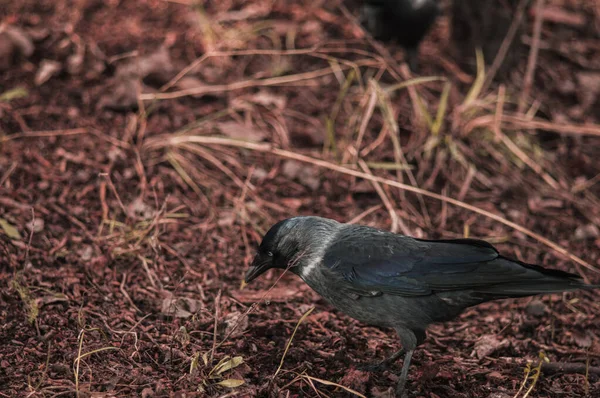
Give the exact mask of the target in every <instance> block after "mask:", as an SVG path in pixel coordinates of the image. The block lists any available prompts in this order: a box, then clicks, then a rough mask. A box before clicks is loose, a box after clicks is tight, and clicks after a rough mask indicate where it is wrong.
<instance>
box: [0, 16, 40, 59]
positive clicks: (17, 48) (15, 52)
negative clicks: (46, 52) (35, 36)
mask: <svg viewBox="0 0 600 398" xmlns="http://www.w3.org/2000/svg"><path fill="white" fill-rule="evenodd" d="M34 49H35V48H34V46H33V42H32V40H31V37H29V35H28V34H27V33H25V31H24V30H22V29H21V28H18V27H16V26H11V25H0V70H6V69H8V68H10V67H11V66H12V65H13V63H14V61H15V60H16V59H17V58H18V57H19V56H24V57H29V56H31V54H33V51H34Z"/></svg>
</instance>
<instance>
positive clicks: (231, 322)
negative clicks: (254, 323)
mask: <svg viewBox="0 0 600 398" xmlns="http://www.w3.org/2000/svg"><path fill="white" fill-rule="evenodd" d="M223 323H225V332H224V335H225V336H229V337H230V338H236V337H240V336H241V335H243V334H244V332H245V331H246V329H247V328H248V317H247V316H246V315H245V314H242V313H241V312H239V311H234V312H230V313H229V314H227V315H225V318H224V319H223Z"/></svg>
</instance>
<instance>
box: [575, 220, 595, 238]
mask: <svg viewBox="0 0 600 398" xmlns="http://www.w3.org/2000/svg"><path fill="white" fill-rule="evenodd" d="M598 236H600V230H599V229H598V227H597V226H596V225H595V224H587V225H581V226H579V227H577V229H576V230H575V234H574V236H573V237H574V238H575V240H586V239H594V238H597V237H598Z"/></svg>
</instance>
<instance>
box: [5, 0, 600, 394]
mask: <svg viewBox="0 0 600 398" xmlns="http://www.w3.org/2000/svg"><path fill="white" fill-rule="evenodd" d="M1 3H2V4H1V6H0V23H1V24H2V27H1V28H0V30H2V33H0V70H1V71H0V281H1V283H0V320H1V322H0V341H1V343H0V396H2V397H17V396H21V397H24V396H28V397H34V396H45V397H55V396H76V395H77V396H82V397H85V396H96V397H100V396H103V397H104V396H142V397H155V396H156V397H158V396H178V397H183V396H186V397H189V396H199V397H225V396H260V397H266V396H275V397H279V396H281V397H327V396H329V397H336V396H350V395H351V393H350V389H352V390H354V391H356V393H358V394H362V395H363V396H372V397H378V396H389V392H388V391H389V389H390V387H393V386H394V384H395V381H396V380H397V377H396V376H395V375H396V374H397V373H398V371H399V368H400V364H397V365H396V366H395V367H394V368H393V369H391V370H390V371H386V372H383V373H380V374H371V373H366V372H362V371H359V370H357V364H360V363H363V362H366V361H373V360H374V359H376V358H383V357H384V356H385V355H388V354H390V353H391V352H392V351H393V350H395V349H397V348H398V341H397V338H396V336H395V335H394V333H393V332H392V331H387V330H378V329H375V328H371V327H366V326H365V325H362V324H359V323H357V322H355V321H353V320H351V319H349V318H348V317H346V316H344V315H343V314H339V313H337V312H335V311H332V309H331V307H330V306H328V305H327V303H325V302H324V301H323V300H322V299H320V298H319V297H318V296H317V295H316V294H315V293H313V292H312V291H311V290H309V289H308V288H307V287H306V286H305V285H304V284H303V283H301V282H300V280H299V279H298V278H296V277H294V276H292V275H285V276H283V277H282V278H281V279H278V278H279V276H280V273H278V272H270V273H268V274H267V275H266V277H263V278H261V279H260V280H258V281H256V282H255V283H253V284H252V285H251V286H247V287H243V286H242V284H241V280H242V278H243V275H244V271H245V269H246V268H247V267H248V264H249V262H250V261H251V259H252V256H253V252H254V250H255V248H256V246H257V244H258V242H259V241H260V238H261V236H262V234H263V233H264V232H265V230H266V229H267V228H268V227H269V226H270V225H272V224H273V223H274V222H275V221H277V220H279V219H282V218H285V217H288V216H291V215H297V214H315V215H321V216H326V217H331V218H335V219H338V220H343V221H351V220H352V221H354V222H360V223H363V224H368V225H373V226H378V227H381V228H385V229H392V230H397V231H399V232H402V233H410V234H412V235H415V236H419V237H429V238H441V237H444V238H451V237H460V236H463V235H468V236H471V237H478V238H484V239H487V240H488V241H490V242H492V243H494V244H496V245H497V246H498V247H499V248H500V249H501V250H502V251H503V252H504V253H506V254H507V255H511V256H514V257H516V258H518V259H521V260H523V261H527V262H532V263H538V264H542V265H544V266H550V267H555V268H559V269H563V270H567V271H572V272H577V273H580V274H581V275H583V276H585V277H586V278H588V279H589V280H590V281H591V282H595V283H599V282H600V275H599V270H600V250H599V249H600V237H599V226H600V200H599V199H598V198H599V196H600V182H599V181H600V163H599V159H600V125H599V123H600V114H599V113H600V112H599V109H600V106H599V105H600V103H599V99H598V98H599V97H598V93H599V91H600V67H599V66H600V40H599V35H598V32H599V29H598V28H599V27H600V10H599V8H598V4H597V3H596V2H595V1H593V0H547V1H534V2H531V3H532V4H531V5H530V6H529V7H527V9H526V10H525V12H524V14H523V15H524V19H523V20H524V26H523V29H522V30H521V31H520V32H519V33H518V34H517V35H516V36H515V40H514V44H515V49H522V50H523V55H522V56H519V57H518V58H517V62H516V64H515V65H513V66H511V68H510V69H509V70H508V71H507V70H504V72H501V73H498V74H496V76H495V78H493V79H492V77H491V76H490V74H488V73H483V71H482V70H481V68H480V69H479V74H477V69H476V68H472V67H470V66H469V65H472V64H473V62H472V61H470V62H465V60H464V59H462V58H459V57H458V56H457V55H456V54H457V52H456V51H455V47H456V43H454V42H452V41H451V40H450V33H449V31H450V29H449V27H450V22H449V19H448V16H447V15H445V16H444V17H443V18H441V19H439V20H438V21H437V22H436V25H435V27H434V29H433V30H432V32H431V33H430V34H429V35H428V37H427V39H426V41H425V42H424V44H423V46H422V48H421V55H420V61H421V70H420V74H419V75H418V76H416V77H415V76H411V75H410V72H408V70H407V69H406V68H404V67H403V66H402V62H401V61H402V57H403V51H402V49H400V48H398V47H397V46H395V45H393V44H389V45H385V46H382V45H381V44H380V43H376V42H374V41H373V40H372V39H370V38H369V37H368V36H365V34H364V32H363V31H362V30H361V29H360V28H359V27H358V26H357V25H356V20H355V19H353V18H354V17H356V15H357V7H356V6H357V4H356V2H340V1H339V0H335V1H310V0H300V1H283V0H277V1H272V0H257V1H246V2H244V1H240V0H223V1H206V0H204V1H202V0H200V1H199V2H194V1H192V0H139V1H133V0H106V1H102V0H91V1H85V0H19V1H8V0H3V1H2V2H1ZM538 4H541V5H542V6H541V8H537V7H538ZM444 5H445V7H446V9H448V4H446V2H444ZM502 7H504V6H502ZM540 9H541V10H542V11H541V12H540V11H539V10H540ZM541 16H543V18H544V19H545V20H544V23H543V24H542V25H541V28H540V29H535V21H536V18H541ZM536 49H537V51H536ZM515 51H516V50H515ZM529 54H534V56H532V57H531V58H530V57H529ZM489 63H491V61H490V62H489ZM489 63H488V65H489ZM486 71H489V68H486ZM477 76H479V78H477ZM398 83H399V85H398ZM519 104H521V107H519ZM371 175H374V176H377V177H378V179H374V178H373V177H370V176H371ZM398 183H403V184H407V185H406V186H405V185H399V184H398ZM411 186H412V187H418V188H419V189H421V190H423V191H419V192H418V193H415V192H410V187H411ZM407 189H408V190H407ZM429 192H433V193H438V194H441V195H443V197H442V198H440V197H432V196H431V195H430V194H429ZM447 198H450V199H447ZM465 204H468V205H471V206H475V207H476V208H468V206H466V205H465ZM269 289H271V290H269ZM267 291H268V293H267ZM599 299H600V292H598V291H595V292H574V293H568V294H564V295H554V296H545V297H540V298H538V299H535V300H533V301H532V300H530V299H522V300H506V301H502V302H494V303H489V304H486V305H482V306H479V307H477V308H473V309H470V310H468V311H466V312H465V313H464V314H463V315H462V316H461V317H460V318H459V319H457V320H456V321H455V322H449V323H447V324H444V325H435V326H434V327H432V328H431V329H430V332H429V334H428V338H427V340H426V342H425V344H424V345H423V346H422V347H421V348H420V349H419V350H418V351H417V352H416V354H415V356H414V357H413V365H412V369H411V373H410V377H409V387H408V388H409V396H410V397H431V398H434V397H490V398H491V397H497V398H502V397H513V396H514V397H524V396H526V395H528V396H530V397H585V396H588V397H599V396H600V300H599ZM312 305H315V307H316V308H315V309H314V311H313V312H312V313H311V314H310V315H309V316H308V317H306V318H304V319H302V322H300V321H301V318H302V315H303V314H305V313H306V312H307V311H308V310H309V309H310V307H311V306H312ZM299 322H300V323H299ZM298 324H299V326H298V327H297V329H296V326H297V325H298ZM294 330H296V333H295V335H294V336H293V339H292V341H291V345H289V349H286V347H288V342H289V341H290V339H291V338H292V335H293V332H294ZM542 357H543V358H545V359H546V360H540V358H542ZM540 364H542V365H541V372H540Z"/></svg>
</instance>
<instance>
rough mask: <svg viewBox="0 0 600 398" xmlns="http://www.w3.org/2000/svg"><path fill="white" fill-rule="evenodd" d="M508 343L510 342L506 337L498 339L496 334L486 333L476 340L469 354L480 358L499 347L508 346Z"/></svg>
mask: <svg viewBox="0 0 600 398" xmlns="http://www.w3.org/2000/svg"><path fill="white" fill-rule="evenodd" d="M509 344H510V342H509V341H508V340H507V339H502V340H500V339H498V337H497V336H496V335H493V334H487V335H484V336H482V337H481V338H480V339H479V340H477V342H476V343H475V347H474V349H473V352H472V353H471V356H473V355H476V356H477V358H478V359H481V358H484V357H487V356H489V355H491V354H493V353H494V352H496V351H498V350H499V349H501V348H504V347H508V345H509Z"/></svg>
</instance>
